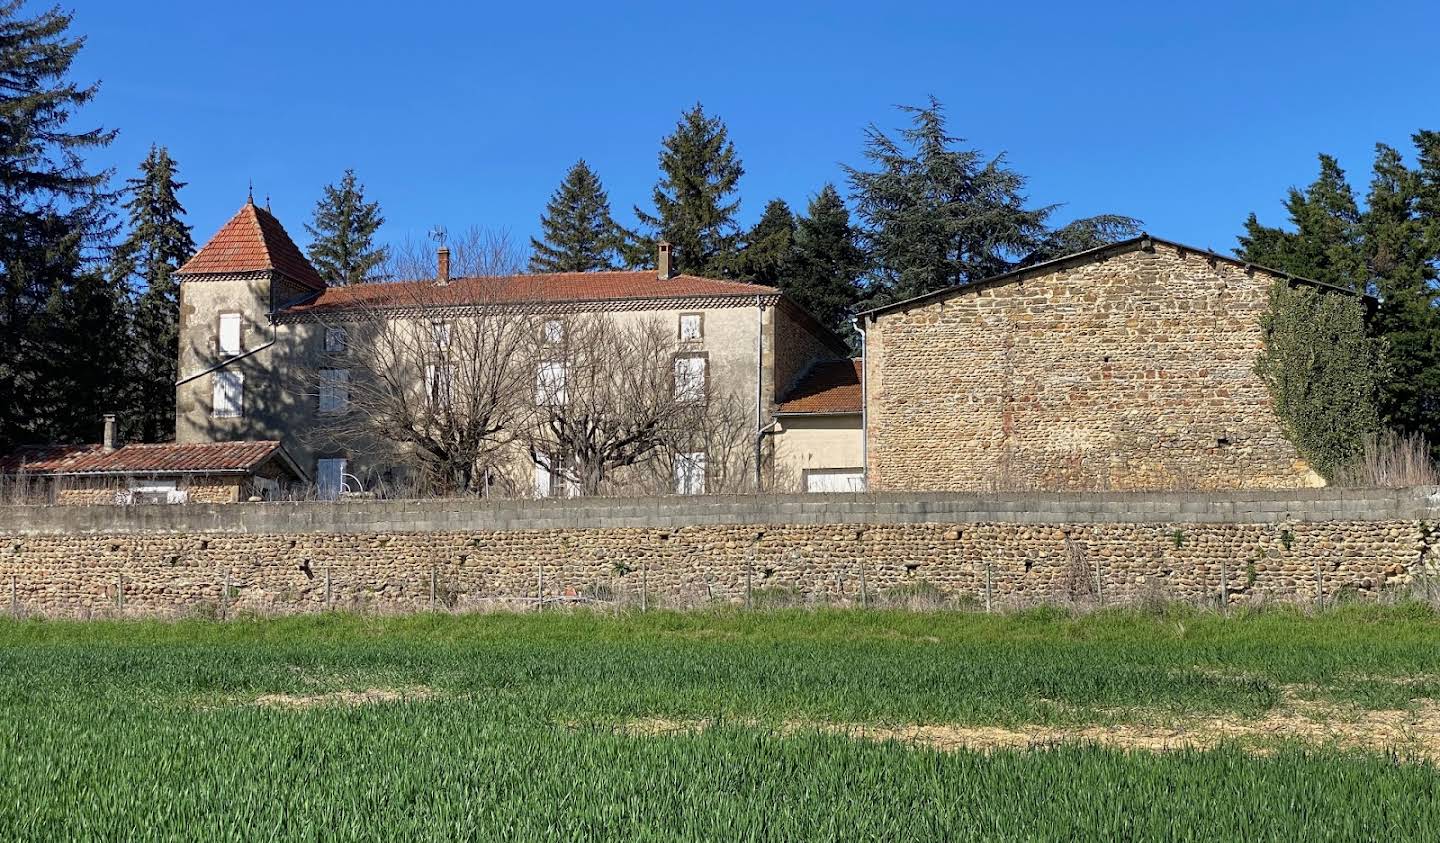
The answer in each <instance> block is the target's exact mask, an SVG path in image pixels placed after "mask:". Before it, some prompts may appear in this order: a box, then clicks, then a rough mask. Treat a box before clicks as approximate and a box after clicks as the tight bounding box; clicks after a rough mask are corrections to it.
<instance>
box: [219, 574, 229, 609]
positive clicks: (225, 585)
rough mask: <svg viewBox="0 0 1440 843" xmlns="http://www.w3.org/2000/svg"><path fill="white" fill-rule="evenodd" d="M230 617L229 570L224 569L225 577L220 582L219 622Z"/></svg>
mask: <svg viewBox="0 0 1440 843" xmlns="http://www.w3.org/2000/svg"><path fill="white" fill-rule="evenodd" d="M229 617H230V569H229V568H226V569H225V576H224V577H223V578H221V580H220V620H222V621H223V620H226V619H228V618H229Z"/></svg>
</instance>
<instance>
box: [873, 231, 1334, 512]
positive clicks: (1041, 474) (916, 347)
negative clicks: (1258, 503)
mask: <svg viewBox="0 0 1440 843" xmlns="http://www.w3.org/2000/svg"><path fill="white" fill-rule="evenodd" d="M1276 283H1289V284H1313V285H1316V286H1323V285H1318V284H1317V283H1316V282H1313V281H1308V280H1306V279H1301V278H1294V277H1291V276H1288V275H1286V274H1284V273H1279V272H1275V271H1272V270H1268V269H1264V268H1262V267H1258V266H1254V265H1251V264H1247V263H1245V262H1243V261H1238V260H1236V259H1234V258H1230V257H1225V256H1222V255H1217V254H1214V253H1211V252H1207V251H1204V250H1201V249H1195V248H1191V247H1188V246H1184V245H1181V244H1179V243H1173V242H1169V241H1165V240H1161V239H1159V238H1156V237H1151V236H1149V235H1143V236H1141V237H1137V238H1134V239H1131V240H1126V241H1123V242H1120V243H1115V244H1111V245H1108V246H1103V247H1101V248H1097V249H1092V250H1090V251H1086V252H1081V253H1078V254H1075V255H1070V256H1067V257H1064V258H1061V259H1058V260H1054V261H1050V262H1047V263H1043V264H1037V265H1035V266H1031V267H1028V268H1025V269H1021V270H1019V271H1016V272H1011V273H1009V274H1006V275H1002V276H999V277H995V278H991V279H988V280H985V281H980V282H976V283H973V284H969V285H966V286H962V287H955V288H950V289H946V290H942V291H939V292H936V293H932V294H929V295H926V296H921V297H919V298H915V299H910V300H908V301H901V302H897V303H895V304H892V305H889V306H887V307H882V308H879V309H876V310H872V311H869V312H866V313H864V314H861V319H860V321H861V327H862V329H863V331H864V343H865V353H864V359H865V363H864V382H865V387H864V389H865V399H864V415H865V418H864V427H865V437H866V438H865V455H866V474H867V477H866V480H867V484H868V487H869V488H870V489H871V490H873V491H896V490H919V489H936V490H971V491H987V490H996V489H1046V490H1065V489H1077V490H1082V489H1095V490H1104V489H1116V490H1164V489H1202V490H1205V489H1247V488H1253V489H1282V488H1295V487H1304V486H1315V485H1322V484H1323V480H1322V479H1321V478H1320V477H1319V475H1317V474H1316V473H1315V472H1314V471H1313V470H1312V469H1311V468H1310V466H1309V465H1307V464H1306V462H1305V460H1304V459H1302V458H1301V456H1300V455H1299V454H1298V453H1297V452H1296V449H1295V447H1294V446H1293V445H1292V444H1291V442H1290V441H1289V440H1288V439H1287V438H1286V436H1285V434H1284V432H1283V431H1282V428H1281V424H1280V421H1279V420H1278V419H1277V417H1276V415H1275V412H1274V411H1273V409H1272V406H1271V400H1270V397H1269V393H1268V390H1267V389H1266V386H1265V384H1264V383H1263V382H1262V381H1261V379H1260V378H1259V376H1258V375H1257V374H1256V373H1255V362H1256V358H1257V355H1258V353H1259V352H1260V350H1261V348H1262V339H1263V338H1262V331H1261V326H1260V318H1261V316H1262V314H1263V313H1264V312H1265V310H1266V308H1267V307H1268V306H1269V293H1270V290H1271V288H1272V285H1274V284H1276ZM1332 289H1334V288H1332ZM1335 292H1336V293H1337V294H1344V295H1353V293H1350V292H1348V291H1343V290H1339V289H1335Z"/></svg>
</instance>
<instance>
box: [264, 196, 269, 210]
mask: <svg viewBox="0 0 1440 843" xmlns="http://www.w3.org/2000/svg"><path fill="white" fill-rule="evenodd" d="M265 210H267V211H268V210H270V194H268V193H267V194H265Z"/></svg>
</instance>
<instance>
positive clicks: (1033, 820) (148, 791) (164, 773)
mask: <svg viewBox="0 0 1440 843" xmlns="http://www.w3.org/2000/svg"><path fill="white" fill-rule="evenodd" d="M0 671H3V678H4V679H3V684H0V839H4V840H60V839H94V838H109V839H127V840H142V839H205V840H208V839H256V838H263V839H295V838H305V839H317V838H325V839H369V840H388V839H407V838H419V837H428V838H433V839H454V838H461V837H465V838H472V839H504V840H515V839H525V840H546V839H561V840H578V839H623V840H718V839H727V840H737V839H738V840H762V839H763V840H811V839H824V840H860V839H873V840H963V839H976V838H982V839H1069V838H1075V837H1082V838H1089V839H1177V840H1214V839H1245V840H1254V839H1276V840H1296V839H1308V840H1326V839H1334V840H1364V839H1374V838H1376V837H1386V838H1389V839H1406V838H1411V839H1430V840H1433V839H1436V837H1437V835H1440V807H1437V806H1440V775H1437V770H1436V768H1435V766H1434V762H1435V760H1436V759H1440V717H1437V711H1440V709H1437V708H1436V705H1435V702H1436V700H1437V699H1440V616H1437V615H1436V614H1435V613H1434V612H1433V611H1432V610H1431V609H1429V608H1426V607H1424V606H1420V605H1408V606H1398V607H1376V606H1353V607H1342V608H1338V609H1333V610H1330V611H1327V612H1324V613H1321V614H1318V615H1306V614H1303V613H1299V612H1295V611H1288V610H1280V609H1275V610H1267V611H1264V612H1256V613H1251V614H1244V615H1233V616H1230V617H1224V616H1220V615H1218V614H1213V613H1203V612H1197V611H1191V610H1178V609H1177V610H1170V611H1165V612H1153V613H1139V612H1127V611H1111V612H1101V613H1092V614H1088V615H1078V616H1071V615H1069V614H1066V613H1063V612H1059V611H1053V610H1052V611H1036V612H1027V613H1020V614H1006V615H994V616H987V615H981V614H966V613H934V614H918V613H900V612H862V611H838V610H837V611H824V612H806V611H777V612H756V613H749V614H746V613H739V612H733V613H719V614H672V613H650V614H643V615H642V614H630V615H623V616H620V617H614V616H607V615H597V614H588V613H563V612H554V613H545V614H529V615H505V614H494V615H468V616H449V615H437V616H429V615H422V616H412V617H404V618H372V617H359V616H351V615H341V614H332V615H326V616H311V617H299V618H290V619H279V620H239V621H230V622H227V623H212V622H199V621H196V622H183V623H160V622H140V621H134V622H123V621H120V622H90V623H70V622H63V623H62V622H43V621H24V622H0ZM1221 732H1223V733H1224V739H1223V740H1221V739H1220V734H1219V733H1221ZM1031 744H1038V745H1036V746H1032V745H1031ZM1186 745H1191V746H1192V748H1178V749H1177V748H1176V747H1183V746H1186ZM1194 747H1204V748H1194ZM1157 749H1164V750H1165V751H1155V750H1157Z"/></svg>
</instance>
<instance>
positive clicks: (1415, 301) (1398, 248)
mask: <svg viewBox="0 0 1440 843" xmlns="http://www.w3.org/2000/svg"><path fill="white" fill-rule="evenodd" d="M1414 139H1415V144H1416V146H1417V148H1418V149H1419V152H1420V155H1419V158H1420V168H1419V169H1418V170H1412V169H1411V168H1409V167H1407V166H1406V165H1405V162H1404V160H1403V159H1402V157H1401V155H1400V153H1399V152H1398V151H1397V150H1395V149H1394V148H1392V147H1389V146H1387V145H1385V144H1377V145H1376V149H1375V164H1374V169H1373V175H1372V177H1371V181H1370V191H1369V194H1368V195H1367V197H1366V207H1365V210H1364V211H1363V212H1361V211H1360V210H1359V209H1358V208H1357V206H1356V202H1355V199H1354V197H1353V195H1352V193H1351V190H1350V187H1349V185H1348V183H1347V182H1346V180H1345V174H1344V172H1343V171H1342V170H1341V169H1340V166H1339V165H1338V164H1337V163H1336V161H1335V159H1333V158H1331V157H1330V156H1328V155H1321V156H1320V174H1319V176H1318V177H1317V178H1316V180H1315V182H1314V183H1313V184H1311V185H1310V186H1309V187H1308V188H1306V189H1305V190H1297V189H1293V188H1292V189H1291V190H1290V194H1289V197H1288V198H1287V200H1286V202H1285V207H1286V210H1287V211H1288V213H1289V216H1290V223H1291V227H1290V228H1277V227H1271V226H1265V225H1262V224H1260V222H1259V221H1258V219H1257V218H1256V216H1255V215H1254V214H1253V213H1252V214H1251V215H1250V217H1249V219H1247V220H1246V223H1245V234H1244V235H1242V236H1241V237H1240V248H1238V249H1237V250H1236V253H1237V254H1238V255H1240V257H1242V258H1244V259H1246V260H1250V261H1254V262H1255V263H1258V264H1261V265H1264V266H1269V267H1272V268H1274V269H1279V270H1283V271H1285V272H1290V273H1293V274H1295V275H1300V276H1304V277H1307V278H1313V279H1315V280H1317V281H1324V282H1326V283H1329V284H1334V285H1336V286H1340V287H1344V288H1346V289H1356V290H1360V291H1363V292H1368V293H1370V294H1372V295H1374V296H1376V297H1377V298H1378V299H1379V306H1378V308H1377V309H1376V312H1375V313H1374V315H1373V317H1372V318H1371V319H1370V322H1369V326H1370V330H1371V332H1372V334H1373V335H1375V336H1377V337H1378V338H1380V339H1383V340H1384V343H1383V347H1384V349H1385V367H1384V377H1383V378H1382V380H1381V383H1380V392H1379V398H1378V402H1377V403H1378V406H1379V409H1380V415H1381V418H1382V420H1383V421H1384V423H1385V425H1386V426H1387V427H1389V428H1391V429H1393V430H1395V431H1397V432H1400V433H1406V434H1410V433H1419V434H1422V435H1424V436H1425V437H1426V438H1427V439H1428V440H1429V441H1430V443H1431V446H1432V448H1434V449H1435V453H1436V455H1437V456H1440V310H1437V308H1436V289H1435V280H1436V242H1437V241H1436V239H1435V232H1436V231H1437V222H1440V213H1437V212H1440V135H1429V134H1428V133H1425V132H1420V133H1418V134H1416V135H1415V138H1414ZM1427 149H1428V150H1429V151H1428V152H1427ZM1427 167H1428V168H1429V171H1430V173H1432V174H1433V175H1431V176H1427ZM1427 184H1434V185H1436V187H1435V188H1428V187H1427Z"/></svg>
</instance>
